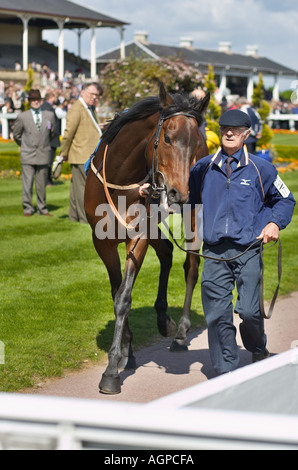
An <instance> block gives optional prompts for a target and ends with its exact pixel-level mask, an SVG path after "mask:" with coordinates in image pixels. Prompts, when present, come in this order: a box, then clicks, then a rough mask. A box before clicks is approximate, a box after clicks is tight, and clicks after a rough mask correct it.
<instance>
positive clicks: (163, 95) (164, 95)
mask: <svg viewBox="0 0 298 470" xmlns="http://www.w3.org/2000/svg"><path fill="white" fill-rule="evenodd" d="M159 101H160V104H161V106H162V107H163V108H167V107H168V106H170V105H171V104H173V100H172V98H171V96H170V95H169V93H168V92H167V90H166V88H165V86H164V84H163V82H161V83H160V85H159Z"/></svg>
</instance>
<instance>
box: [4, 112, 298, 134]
mask: <svg viewBox="0 0 298 470" xmlns="http://www.w3.org/2000/svg"><path fill="white" fill-rule="evenodd" d="M17 116H18V113H5V114H4V113H0V124H1V129H2V130H1V136H2V138H3V139H9V123H8V122H9V120H15V119H16V118H17ZM100 117H101V116H100ZM103 117H105V118H106V116H103ZM274 121H288V122H289V129H290V130H291V131H292V132H294V131H295V122H296V121H298V114H270V115H269V116H268V124H269V126H270V127H272V125H273V122H274ZM65 126H66V118H63V119H61V134H62V135H63V134H64V130H65Z"/></svg>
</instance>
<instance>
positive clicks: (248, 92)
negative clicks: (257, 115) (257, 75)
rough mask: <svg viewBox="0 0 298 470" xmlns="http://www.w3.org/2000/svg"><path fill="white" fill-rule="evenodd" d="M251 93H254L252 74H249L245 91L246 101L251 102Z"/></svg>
mask: <svg viewBox="0 0 298 470" xmlns="http://www.w3.org/2000/svg"><path fill="white" fill-rule="evenodd" d="M253 93H254V74H253V73H251V74H250V75H249V76H248V80H247V89H246V98H247V99H248V101H251V99H252V95H253Z"/></svg>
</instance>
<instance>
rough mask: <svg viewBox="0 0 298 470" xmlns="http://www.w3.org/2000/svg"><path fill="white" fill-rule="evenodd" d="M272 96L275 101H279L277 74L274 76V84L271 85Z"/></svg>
mask: <svg viewBox="0 0 298 470" xmlns="http://www.w3.org/2000/svg"><path fill="white" fill-rule="evenodd" d="M272 98H273V99H274V100H275V101H279V79H278V75H275V76H274V86H273V93H272Z"/></svg>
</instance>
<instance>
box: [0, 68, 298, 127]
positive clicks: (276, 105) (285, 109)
mask: <svg viewBox="0 0 298 470" xmlns="http://www.w3.org/2000/svg"><path fill="white" fill-rule="evenodd" d="M31 66H32V68H33V70H34V71H36V72H39V73H40V86H39V87H38V88H40V91H41V95H42V97H45V96H46V94H47V93H49V92H50V91H51V92H54V93H55V95H56V99H55V103H54V107H55V110H56V114H57V117H58V118H59V119H62V118H63V117H65V115H66V113H67V111H68V109H69V108H70V106H71V105H72V104H73V103H74V102H75V101H76V100H77V99H78V98H79V96H80V92H81V88H82V85H83V83H84V82H85V80H86V78H85V75H84V73H83V72H82V70H80V69H78V70H77V71H76V72H75V73H72V72H70V71H69V70H66V71H65V74H64V79H63V81H62V82H61V81H59V80H58V75H57V72H56V71H53V70H51V69H50V68H49V67H48V66H47V65H46V64H44V65H40V64H37V63H35V62H33V63H32V64H31ZM35 87H36V86H35ZM26 101H27V94H26V93H25V91H24V87H23V86H22V85H21V84H20V83H17V82H13V81H9V82H6V83H4V82H3V81H1V80H0V113H3V114H6V113H19V112H21V111H24V109H25V103H26ZM233 104H235V103H233V99H232V98H231V99H230V101H229V102H225V103H222V104H221V105H222V106H223V107H224V108H225V109H222V111H225V110H226V109H233ZM270 105H271V112H272V114H276V115H282V114H298V105H297V104H292V103H291V102H290V101H289V102H286V101H278V102H276V101H273V100H272V101H271V102H270ZM96 111H97V114H98V116H99V118H101V117H102V119H99V120H100V121H106V120H107V119H109V118H111V117H112V115H113V111H112V110H111V108H110V107H109V106H108V105H107V104H105V103H102V102H101V101H99V102H98V108H97V110H96ZM12 127H13V120H10V121H9V128H10V134H11V132H12ZM272 127H273V128H277V129H289V121H287V120H281V121H278V120H275V121H273V123H272ZM296 128H298V122H296Z"/></svg>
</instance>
